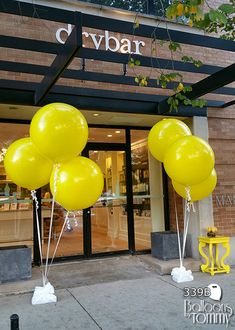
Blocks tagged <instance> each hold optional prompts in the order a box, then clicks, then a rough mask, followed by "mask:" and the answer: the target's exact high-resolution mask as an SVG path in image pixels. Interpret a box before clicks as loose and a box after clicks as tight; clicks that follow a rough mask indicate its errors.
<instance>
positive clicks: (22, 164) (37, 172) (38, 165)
mask: <svg viewBox="0 0 235 330" xmlns="http://www.w3.org/2000/svg"><path fill="white" fill-rule="evenodd" d="M4 166H5V170H6V173H7V175H8V176H9V178H10V179H11V180H12V181H13V182H14V183H15V184H17V185H18V186H21V187H23V188H27V189H29V190H34V189H38V188H40V187H42V186H44V185H45V184H47V183H48V182H49V181H50V176H51V172H52V168H53V163H52V162H51V161H50V160H49V159H47V158H45V157H44V156H42V155H41V154H40V153H39V152H38V150H37V149H36V147H35V146H34V144H33V142H32V140H31V139H30V138H23V139H19V140H17V141H15V142H13V143H12V144H11V145H10V146H9V148H8V149H7V152H6V155H5V158H4Z"/></svg>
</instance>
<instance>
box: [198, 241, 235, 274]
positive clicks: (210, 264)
mask: <svg viewBox="0 0 235 330" xmlns="http://www.w3.org/2000/svg"><path fill="white" fill-rule="evenodd" d="M198 240H199V246H198V249H199V252H200V254H201V256H202V257H203V258H204V259H205V262H206V263H205V264H203V265H201V271H202V272H207V273H210V274H211V275H212V276H213V275H214V274H216V273H229V272H230V266H229V265H225V264H224V260H225V258H227V256H228V255H229V254H230V245H229V237H223V236H217V237H206V236H205V237H204V236H201V237H199V238H198ZM220 244H221V245H222V247H224V248H225V249H226V250H225V253H224V255H223V256H221V259H220V258H219V245H220ZM207 246H208V248H209V252H208V255H207V254H206V253H205V252H204V251H203V248H205V247H207ZM214 250H215V253H214V252H213V251H214ZM214 255H215V257H214Z"/></svg>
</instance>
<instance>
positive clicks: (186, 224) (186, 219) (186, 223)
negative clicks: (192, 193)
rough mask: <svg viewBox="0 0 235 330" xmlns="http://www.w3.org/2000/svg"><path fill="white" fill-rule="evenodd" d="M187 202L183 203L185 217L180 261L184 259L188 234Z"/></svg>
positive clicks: (188, 216)
mask: <svg viewBox="0 0 235 330" xmlns="http://www.w3.org/2000/svg"><path fill="white" fill-rule="evenodd" d="M188 204H189V205H190V203H189V202H187V203H186V204H185V212H184V214H185V217H184V235H183V248H182V263H183V260H184V253H185V247H186V239H187V234H188V225H189V218H190V208H189V209H188Z"/></svg>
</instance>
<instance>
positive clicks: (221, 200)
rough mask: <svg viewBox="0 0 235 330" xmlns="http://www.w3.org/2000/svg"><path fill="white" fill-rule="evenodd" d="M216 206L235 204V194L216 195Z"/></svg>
mask: <svg viewBox="0 0 235 330" xmlns="http://www.w3.org/2000/svg"><path fill="white" fill-rule="evenodd" d="M215 202H216V206H219V207H223V206H224V207H226V206H235V195H215Z"/></svg>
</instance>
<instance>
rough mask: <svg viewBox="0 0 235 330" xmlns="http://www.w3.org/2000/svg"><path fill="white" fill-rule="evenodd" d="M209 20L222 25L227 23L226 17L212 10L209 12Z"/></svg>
mask: <svg viewBox="0 0 235 330" xmlns="http://www.w3.org/2000/svg"><path fill="white" fill-rule="evenodd" d="M209 18H210V20H211V21H212V22H221V23H223V24H226V23H227V17H226V16H225V15H224V14H223V13H221V12H220V11H218V10H214V9H212V10H211V11H210V12H209Z"/></svg>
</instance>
